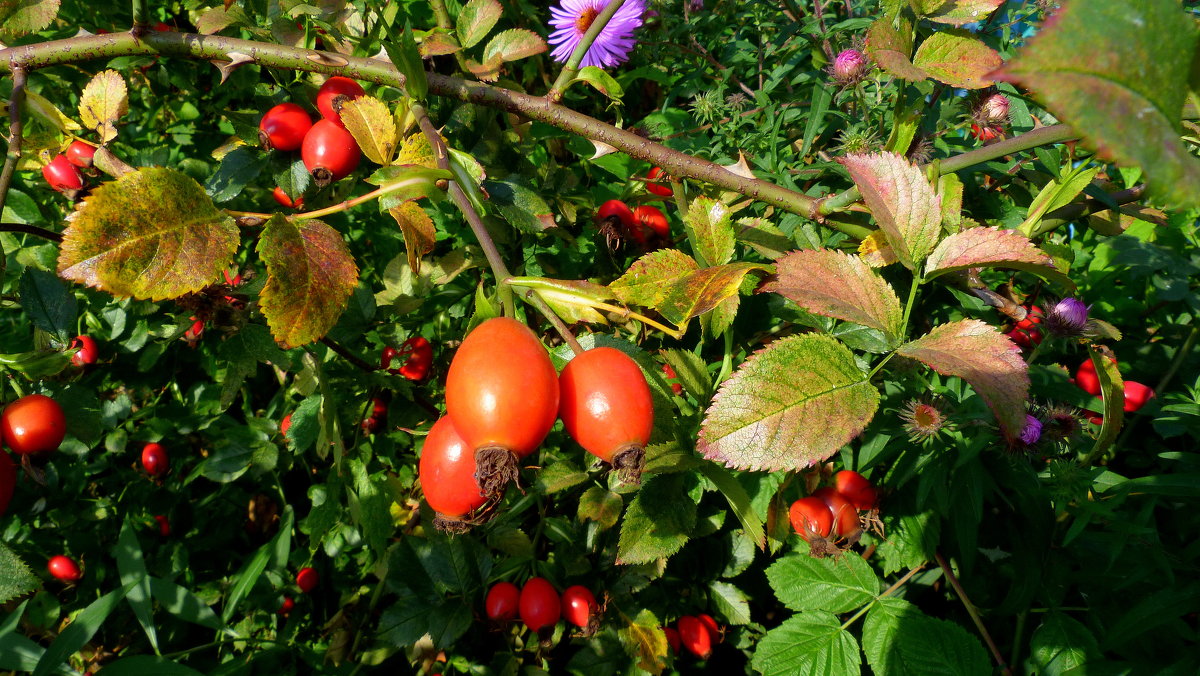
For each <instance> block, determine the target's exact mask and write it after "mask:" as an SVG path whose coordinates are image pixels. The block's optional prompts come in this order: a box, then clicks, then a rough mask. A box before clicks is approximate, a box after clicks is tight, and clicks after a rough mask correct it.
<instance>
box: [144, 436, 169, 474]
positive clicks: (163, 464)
mask: <svg viewBox="0 0 1200 676" xmlns="http://www.w3.org/2000/svg"><path fill="white" fill-rule="evenodd" d="M142 467H143V468H145V470H146V473H147V474H149V475H150V476H155V477H157V476H162V475H164V474H166V473H167V470H168V469H169V468H170V460H169V459H168V457H167V449H165V448H163V447H162V444H156V443H154V442H153V441H152V442H150V443H148V444H146V445H145V447H143V448H142Z"/></svg>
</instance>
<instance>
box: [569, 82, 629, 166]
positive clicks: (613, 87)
mask: <svg viewBox="0 0 1200 676" xmlns="http://www.w3.org/2000/svg"><path fill="white" fill-rule="evenodd" d="M576 82H583V83H585V84H588V85H591V86H592V87H593V88H594V89H595V90H596V91H598V92H600V93H601V94H604V95H605V96H607V97H608V98H609V99H611V100H612V101H614V102H616V103H621V97H622V96H624V95H625V90H623V89H622V88H621V85H620V84H619V83H618V82H617V81H616V80H615V79H613V76H611V75H609V74H608V73H606V72H605V71H604V69H603V68H600V67H599V66H584V67H583V68H580V69H579V73H577V74H576V75H575V79H574V80H571V82H570V83H569V84H568V86H570V84H574V83H576ZM593 159H595V158H593Z"/></svg>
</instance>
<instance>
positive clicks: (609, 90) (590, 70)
mask: <svg viewBox="0 0 1200 676" xmlns="http://www.w3.org/2000/svg"><path fill="white" fill-rule="evenodd" d="M576 82H583V83H585V84H588V85H591V86H592V87H593V88H594V89H595V90H596V91H598V92H600V93H601V94H604V95H605V96H607V97H608V98H610V99H612V100H613V101H615V102H616V103H620V102H621V97H622V96H624V95H625V90H624V89H622V88H621V85H620V84H619V83H618V82H617V81H616V80H614V79H613V76H611V75H609V74H608V73H606V72H605V71H604V69H603V68H600V67H599V66H584V67H583V68H580V69H579V72H578V73H577V74H576V75H575V79H573V80H571V81H570V82H569V83H567V86H568V87H569V86H571V85H572V84H575V83H576Z"/></svg>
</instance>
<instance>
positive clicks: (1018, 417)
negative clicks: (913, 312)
mask: <svg viewBox="0 0 1200 676" xmlns="http://www.w3.org/2000/svg"><path fill="white" fill-rule="evenodd" d="M896 354H899V355H901V356H904V357H909V358H911V359H916V360H917V361H920V362H922V363H924V364H925V365H926V366H929V367H931V368H932V369H933V370H935V371H937V372H938V373H941V374H942V375H948V376H958V377H959V378H962V379H963V380H965V381H967V382H968V383H970V384H971V387H974V388H975V391H976V392H978V393H979V396H980V397H983V400H984V402H986V403H987V405H988V406H989V407H991V409H992V412H993V413H995V414H996V419H997V420H999V421H1000V427H1001V429H1002V430H1003V431H1004V433H1005V435H1007V436H1009V437H1015V436H1017V435H1019V434H1020V433H1021V430H1022V429H1024V427H1025V400H1026V397H1027V395H1028V394H1029V375H1028V373H1026V370H1027V366H1026V364H1025V360H1024V359H1022V358H1021V348H1019V347H1017V345H1016V343H1013V342H1012V341H1011V340H1009V339H1008V337H1006V336H1005V335H1003V334H1002V333H1000V332H999V331H998V330H997V329H996V327H994V326H991V325H990V324H985V323H983V322H981V321H979V320H978V319H964V320H961V321H957V322H950V323H949V324H942V325H941V326H937V327H934V329H933V330H932V331H930V332H929V333H927V334H925V335H924V336H921V337H920V338H918V339H916V340H914V341H912V342H909V343H905V344H904V345H902V346H900V349H899V350H897V351H896Z"/></svg>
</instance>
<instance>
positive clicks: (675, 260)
mask: <svg viewBox="0 0 1200 676" xmlns="http://www.w3.org/2000/svg"><path fill="white" fill-rule="evenodd" d="M699 269H700V266H699V265H696V261H694V260H692V257H691V256H688V255H687V254H685V253H683V252H682V251H679V250H678V249H659V250H658V251H654V252H651V253H648V254H646V255H644V256H642V257H641V258H639V259H637V260H636V261H634V262H633V265H631V266H629V269H628V270H626V271H625V274H623V275H621V277H620V278H619V279H617V280H616V281H614V282H612V283H611V284H609V285H608V289H609V291H612V293H613V295H614V296H616V297H617V299H618V300H620V301H621V302H622V303H629V304H630V305H644V306H646V307H657V306H658V304H659V303H661V302H662V301H663V299H665V298H666V297H667V293H668V291H669V290H670V289H671V287H672V286H674V284H675V283H676V282H678V281H680V280H682V279H684V278H686V277H687V276H688V275H689V274H691V273H693V272H695V271H696V270H699Z"/></svg>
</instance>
